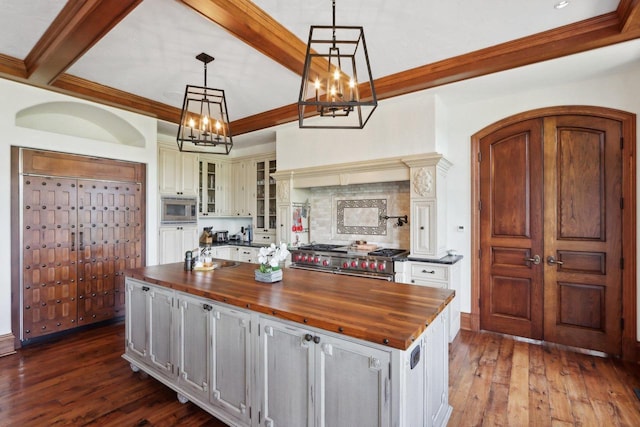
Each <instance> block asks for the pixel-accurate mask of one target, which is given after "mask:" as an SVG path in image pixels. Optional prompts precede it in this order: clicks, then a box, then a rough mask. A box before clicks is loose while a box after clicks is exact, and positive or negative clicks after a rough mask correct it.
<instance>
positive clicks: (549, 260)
mask: <svg viewBox="0 0 640 427" xmlns="http://www.w3.org/2000/svg"><path fill="white" fill-rule="evenodd" d="M547 264H549V265H553V264H558V265H562V264H564V262H562V261H557V260H556V259H555V258H554V257H552V256H548V257H547Z"/></svg>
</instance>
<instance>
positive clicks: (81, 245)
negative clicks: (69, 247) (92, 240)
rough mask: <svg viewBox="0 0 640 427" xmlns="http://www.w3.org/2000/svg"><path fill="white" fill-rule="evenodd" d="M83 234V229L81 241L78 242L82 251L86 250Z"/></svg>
mask: <svg viewBox="0 0 640 427" xmlns="http://www.w3.org/2000/svg"><path fill="white" fill-rule="evenodd" d="M83 234H84V233H83V232H82V231H81V232H80V241H79V242H78V246H79V249H80V250H81V251H84V238H83V237H82V235H83Z"/></svg>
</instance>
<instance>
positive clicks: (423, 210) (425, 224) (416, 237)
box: [411, 200, 438, 257]
mask: <svg viewBox="0 0 640 427" xmlns="http://www.w3.org/2000/svg"><path fill="white" fill-rule="evenodd" d="M411 219H412V221H413V225H414V226H413V228H412V233H413V236H412V239H411V254H412V255H422V256H432V257H433V256H435V255H436V253H437V249H438V248H437V247H436V240H435V236H436V202H435V200H420V201H413V202H411Z"/></svg>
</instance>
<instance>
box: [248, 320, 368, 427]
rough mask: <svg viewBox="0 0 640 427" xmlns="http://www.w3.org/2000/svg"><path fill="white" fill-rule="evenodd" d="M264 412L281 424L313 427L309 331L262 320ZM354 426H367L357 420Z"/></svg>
mask: <svg viewBox="0 0 640 427" xmlns="http://www.w3.org/2000/svg"><path fill="white" fill-rule="evenodd" d="M260 327H261V328H262V330H261V335H260V347H261V348H260V351H261V354H260V361H261V363H262V371H263V372H262V375H263V378H262V389H263V396H262V399H263V401H262V414H263V418H264V420H265V423H268V422H271V423H272V425H274V426H278V427H288V426H290V427H303V426H312V425H314V422H313V406H312V397H311V382H312V381H313V374H314V372H313V371H314V369H313V351H312V347H311V346H312V345H314V344H313V341H311V342H308V341H306V340H305V339H304V337H305V335H306V334H307V333H308V331H305V330H303V329H299V328H294V327H289V326H285V325H283V324H279V323H277V322H271V321H268V320H264V319H263V320H261V326H260ZM354 425H364V424H360V423H356V424H354Z"/></svg>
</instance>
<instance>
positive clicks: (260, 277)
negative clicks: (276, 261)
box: [255, 269, 282, 283]
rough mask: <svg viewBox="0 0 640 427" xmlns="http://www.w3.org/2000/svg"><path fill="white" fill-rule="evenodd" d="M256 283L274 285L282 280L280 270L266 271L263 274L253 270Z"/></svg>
mask: <svg viewBox="0 0 640 427" xmlns="http://www.w3.org/2000/svg"><path fill="white" fill-rule="evenodd" d="M255 274H256V281H258V282H263V283H275V282H279V281H281V280H282V269H279V270H273V271H267V272H265V273H263V272H262V271H260V270H255Z"/></svg>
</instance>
